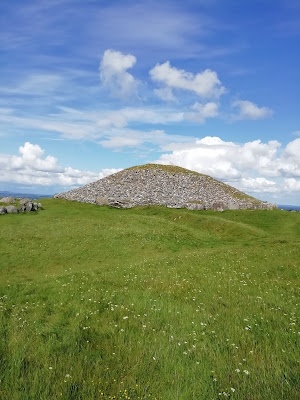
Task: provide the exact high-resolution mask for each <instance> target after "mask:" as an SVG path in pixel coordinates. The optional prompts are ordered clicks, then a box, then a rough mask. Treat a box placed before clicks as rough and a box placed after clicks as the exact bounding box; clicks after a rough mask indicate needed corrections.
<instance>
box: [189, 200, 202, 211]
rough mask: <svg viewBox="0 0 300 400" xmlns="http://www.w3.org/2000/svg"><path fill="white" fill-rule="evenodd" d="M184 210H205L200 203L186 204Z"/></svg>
mask: <svg viewBox="0 0 300 400" xmlns="http://www.w3.org/2000/svg"><path fill="white" fill-rule="evenodd" d="M185 208H187V209H188V210H205V207H204V205H203V204H202V203H200V202H198V203H197V202H191V203H186V204H185Z"/></svg>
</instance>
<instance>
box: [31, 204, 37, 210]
mask: <svg viewBox="0 0 300 400" xmlns="http://www.w3.org/2000/svg"><path fill="white" fill-rule="evenodd" d="M37 210H38V203H32V209H31V211H37Z"/></svg>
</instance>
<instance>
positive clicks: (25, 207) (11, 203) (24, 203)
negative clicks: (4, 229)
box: [0, 197, 43, 215]
mask: <svg viewBox="0 0 300 400" xmlns="http://www.w3.org/2000/svg"><path fill="white" fill-rule="evenodd" d="M1 203H7V206H6V205H5V206H3V205H0V215H3V214H17V213H19V212H31V211H37V210H38V209H42V208H43V206H42V204H41V203H35V202H33V201H32V200H30V199H27V198H25V199H20V206H19V207H17V202H16V199H14V198H13V197H2V199H1V198H0V204H1Z"/></svg>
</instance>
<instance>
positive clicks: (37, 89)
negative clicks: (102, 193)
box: [0, 0, 300, 205]
mask: <svg viewBox="0 0 300 400" xmlns="http://www.w3.org/2000/svg"><path fill="white" fill-rule="evenodd" d="M299 54H300V2H299V1H298V0H289V1H286V0H243V1H236V0H227V1H223V0H185V1H184V2H181V1H180V2H179V1H174V0H173V1H171V0H160V1H157V0H156V1H154V0H149V1H148V0H142V1H133V0H122V1H118V0H113V1H112V0H110V1H108V0H30V1H24V0H14V1H10V2H9V1H6V2H1V5H0V191H15V192H23V193H32V192H33V193H40V194H54V193H58V192H63V191H67V190H71V189H73V188H75V187H78V186H81V185H84V184H87V183H89V182H92V181H95V180H97V179H100V178H103V177H105V176H107V175H109V174H111V173H114V172H117V171H119V170H121V169H124V168H128V167H131V166H134V165H141V164H146V163H149V162H151V163H153V162H155V163H162V164H172V165H178V166H181V167H185V168H188V169H192V170H195V171H198V172H201V173H204V174H208V175H210V176H212V177H214V178H217V179H219V180H222V181H223V182H225V183H228V184H230V185H232V186H234V187H236V188H238V189H240V190H242V191H244V192H246V193H248V194H250V195H252V196H254V197H257V198H259V199H262V200H267V201H270V202H272V203H276V204H294V205H300V110H299V105H300V95H299V89H300V77H299V71H300V57H299Z"/></svg>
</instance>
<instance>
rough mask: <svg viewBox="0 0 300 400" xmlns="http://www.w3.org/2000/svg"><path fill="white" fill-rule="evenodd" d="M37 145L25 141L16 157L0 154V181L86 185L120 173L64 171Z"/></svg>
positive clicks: (55, 159) (111, 171)
mask: <svg viewBox="0 0 300 400" xmlns="http://www.w3.org/2000/svg"><path fill="white" fill-rule="evenodd" d="M44 152H45V151H44V150H43V149H42V148H41V147H40V146H39V145H34V144H31V143H29V142H26V143H25V144H24V146H20V147H19V154H20V155H19V156H18V155H9V154H0V182H9V183H21V184H30V185H42V186H50V185H62V186H78V185H85V184H87V183H90V182H93V181H95V180H97V179H101V178H103V177H105V176H107V175H110V174H112V173H114V172H117V171H119V170H118V169H103V170H102V171H100V172H98V173H97V172H91V171H81V170H78V169H73V168H71V167H67V168H63V167H61V166H60V165H59V163H58V160H57V158H55V157H53V156H46V157H44V158H43V156H44Z"/></svg>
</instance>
